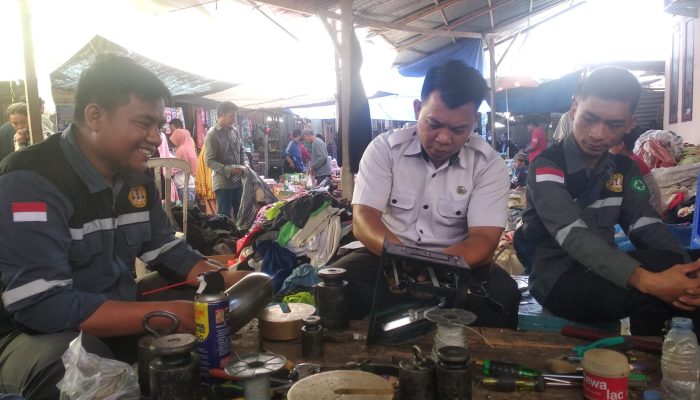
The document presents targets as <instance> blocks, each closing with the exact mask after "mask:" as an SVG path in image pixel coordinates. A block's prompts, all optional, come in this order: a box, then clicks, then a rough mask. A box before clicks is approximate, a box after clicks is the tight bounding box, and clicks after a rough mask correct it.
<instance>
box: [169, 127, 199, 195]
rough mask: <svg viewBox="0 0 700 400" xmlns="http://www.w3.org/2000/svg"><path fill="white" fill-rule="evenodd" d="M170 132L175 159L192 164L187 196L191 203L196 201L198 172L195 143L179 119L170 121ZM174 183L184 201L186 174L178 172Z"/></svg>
mask: <svg viewBox="0 0 700 400" xmlns="http://www.w3.org/2000/svg"><path fill="white" fill-rule="evenodd" d="M170 130H171V131H172V132H173V133H172V134H171V135H170V142H172V144H173V145H175V158H179V159H182V160H185V161H187V163H188V164H190V182H189V185H188V188H187V195H188V196H189V201H194V199H195V195H194V193H195V184H194V181H195V179H194V177H195V175H196V171H197V153H196V152H195V150H194V141H193V140H192V135H190V131H188V130H187V129H184V127H183V124H182V121H180V120H179V119H177V118H174V119H172V120H171V121H170ZM173 181H175V186H176V187H177V194H178V196H179V197H180V199H181V200H182V199H184V197H183V196H184V193H185V174H184V172H182V171H178V172H177V173H176V174H175V176H174V177H173Z"/></svg>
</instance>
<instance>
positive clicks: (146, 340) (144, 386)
mask: <svg viewBox="0 0 700 400" xmlns="http://www.w3.org/2000/svg"><path fill="white" fill-rule="evenodd" d="M156 317H161V318H167V319H169V320H170V322H171V324H170V326H169V327H168V328H167V329H165V330H163V331H162V332H158V331H157V330H156V329H155V328H153V327H152V326H151V325H150V324H149V321H150V320H151V318H156ZM179 327H180V319H178V317H177V315H176V314H173V313H171V312H170V311H153V312H150V313H148V314H146V315H144V317H143V329H144V330H145V331H146V332H148V334H147V335H144V336H143V337H141V338H139V341H138V342H137V346H138V347H137V355H138V362H139V363H138V366H139V367H138V372H139V388H140V389H141V394H142V395H144V396H148V395H149V394H150V393H151V386H150V382H149V378H148V365H149V364H150V363H151V360H152V359H153V354H152V352H151V343H153V341H154V340H156V339H157V338H159V337H160V336H162V335H169V334H171V333H175V332H177V328H179Z"/></svg>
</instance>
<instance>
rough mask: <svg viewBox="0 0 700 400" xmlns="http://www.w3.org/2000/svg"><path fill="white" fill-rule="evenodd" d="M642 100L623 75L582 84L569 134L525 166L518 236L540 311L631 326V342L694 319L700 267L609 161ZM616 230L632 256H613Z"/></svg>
mask: <svg viewBox="0 0 700 400" xmlns="http://www.w3.org/2000/svg"><path fill="white" fill-rule="evenodd" d="M640 94H641V87H640V85H639V82H638V81H637V78H636V77H635V76H634V75H632V74H631V73H630V72H629V71H627V70H624V69H619V68H602V69H599V70H596V71H594V72H592V73H591V74H590V75H589V76H588V78H587V79H586V81H585V82H584V83H583V86H582V87H581V89H580V92H579V93H578V97H577V101H576V102H575V111H574V115H575V116H574V124H573V132H572V134H571V135H569V136H567V137H565V138H564V141H563V142H561V143H557V144H555V145H554V146H552V147H550V148H548V149H547V150H545V151H544V152H542V154H541V155H540V156H539V157H538V158H537V159H535V160H534V162H533V163H532V164H531V165H530V171H529V174H528V183H527V186H528V192H527V208H526V210H525V213H524V215H523V222H524V226H523V232H524V236H525V240H526V241H527V242H529V243H534V244H535V245H536V247H535V252H534V258H533V271H532V274H531V276H530V291H531V293H532V294H533V296H534V297H535V298H536V299H537V301H539V302H540V304H542V305H543V306H544V307H546V308H548V309H549V310H550V311H551V312H553V313H554V314H555V315H558V316H561V317H564V318H568V319H571V320H575V321H584V322H585V321H611V320H618V319H620V318H624V317H627V316H629V317H630V322H631V330H632V333H633V334H637V335H659V334H660V333H661V329H662V327H663V324H664V321H665V320H667V319H669V318H670V317H672V316H675V315H688V316H690V317H696V316H697V311H695V310H696V307H697V306H698V305H700V280H699V279H696V278H695V273H694V271H696V270H697V269H700V262H697V263H689V262H690V258H689V257H688V255H687V254H686V253H685V252H684V251H683V250H682V249H681V247H680V246H679V245H678V244H677V243H676V241H675V239H674V238H673V236H672V235H671V234H670V233H669V232H668V231H667V230H666V228H665V227H664V225H663V224H662V222H661V220H660V219H659V216H658V214H657V213H656V211H654V209H653V208H652V207H651V205H650V204H649V190H648V188H647V185H646V184H645V183H644V180H643V178H642V177H641V176H640V173H639V169H638V168H637V165H636V164H635V163H634V161H632V160H630V159H629V158H627V157H625V156H623V155H613V154H611V153H609V152H608V150H609V149H610V148H611V147H613V146H614V145H616V144H617V143H618V142H620V140H621V139H622V137H623V135H624V134H625V133H626V132H629V131H630V128H631V126H632V122H633V119H632V115H633V113H634V110H635V108H636V106H637V103H638V101H639V97H640ZM618 223H619V224H620V225H621V226H622V228H623V230H624V231H625V233H627V235H628V236H629V238H630V240H631V241H632V243H634V245H635V246H636V248H637V249H639V251H637V252H634V253H630V254H626V253H623V252H622V251H620V250H618V248H617V247H616V246H615V242H614V239H613V235H614V226H615V224H618ZM699 322H700V320H698V319H697V318H695V326H696V327H698V326H700V325H698V323H699Z"/></svg>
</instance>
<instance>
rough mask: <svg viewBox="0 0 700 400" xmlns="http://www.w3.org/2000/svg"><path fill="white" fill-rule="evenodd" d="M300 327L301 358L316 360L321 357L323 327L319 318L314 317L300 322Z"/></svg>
mask: <svg viewBox="0 0 700 400" xmlns="http://www.w3.org/2000/svg"><path fill="white" fill-rule="evenodd" d="M302 321H303V322H304V326H302V327H301V356H302V357H304V358H317V357H321V356H322V355H323V326H321V318H320V317H318V316H315V315H312V316H310V317H306V318H304V319H303V320H302Z"/></svg>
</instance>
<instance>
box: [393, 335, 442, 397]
mask: <svg viewBox="0 0 700 400" xmlns="http://www.w3.org/2000/svg"><path fill="white" fill-rule="evenodd" d="M434 399H435V363H434V362H433V361H432V360H430V359H427V358H425V357H423V353H422V352H421V350H420V347H418V346H413V356H412V357H411V359H410V360H404V361H401V362H400V363H399V400H434Z"/></svg>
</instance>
